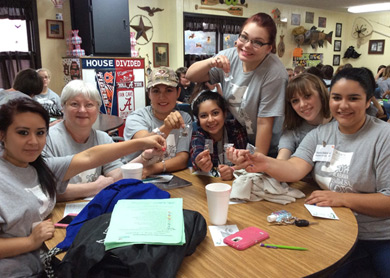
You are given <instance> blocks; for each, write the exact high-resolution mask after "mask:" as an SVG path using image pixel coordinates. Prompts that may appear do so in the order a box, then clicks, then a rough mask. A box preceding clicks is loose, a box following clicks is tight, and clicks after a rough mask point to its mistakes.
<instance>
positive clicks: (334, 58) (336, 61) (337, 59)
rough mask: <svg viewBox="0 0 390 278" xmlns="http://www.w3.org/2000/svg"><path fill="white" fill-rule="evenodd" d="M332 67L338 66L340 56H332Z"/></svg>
mask: <svg viewBox="0 0 390 278" xmlns="http://www.w3.org/2000/svg"><path fill="white" fill-rule="evenodd" d="M333 66H340V55H333Z"/></svg>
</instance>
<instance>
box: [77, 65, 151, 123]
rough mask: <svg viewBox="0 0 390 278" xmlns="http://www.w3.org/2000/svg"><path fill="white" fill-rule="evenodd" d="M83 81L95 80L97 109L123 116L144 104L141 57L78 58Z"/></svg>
mask: <svg viewBox="0 0 390 278" xmlns="http://www.w3.org/2000/svg"><path fill="white" fill-rule="evenodd" d="M80 60H81V65H82V74H83V80H85V81H87V82H91V83H95V84H96V87H97V89H98V91H99V93H100V96H101V98H102V106H101V107H100V111H101V112H102V113H104V114H110V115H116V116H119V117H121V118H122V119H126V117H127V116H128V115H129V114H130V113H131V112H132V111H134V110H135V109H138V108H141V107H144V106H145V63H144V59H142V58H89V57H85V58H84V57H82V58H80Z"/></svg>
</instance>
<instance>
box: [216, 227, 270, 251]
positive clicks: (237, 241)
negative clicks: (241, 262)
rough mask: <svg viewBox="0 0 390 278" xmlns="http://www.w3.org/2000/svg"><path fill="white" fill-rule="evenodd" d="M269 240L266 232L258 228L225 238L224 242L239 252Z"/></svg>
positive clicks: (249, 228) (251, 228) (247, 229)
mask: <svg viewBox="0 0 390 278" xmlns="http://www.w3.org/2000/svg"><path fill="white" fill-rule="evenodd" d="M267 238H269V235H268V233H267V232H266V231H263V230H261V229H259V228H256V227H248V228H245V229H243V230H241V231H238V232H237V233H234V234H232V235H230V236H227V237H225V238H224V239H223V242H224V243H226V244H227V245H229V246H231V247H233V248H235V249H237V250H245V249H247V248H248V247H251V246H252V245H254V244H256V243H258V242H260V241H263V240H265V239H267Z"/></svg>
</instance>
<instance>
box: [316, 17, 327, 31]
mask: <svg viewBox="0 0 390 278" xmlns="http://www.w3.org/2000/svg"><path fill="white" fill-rule="evenodd" d="M318 27H320V28H326V17H321V16H320V17H318Z"/></svg>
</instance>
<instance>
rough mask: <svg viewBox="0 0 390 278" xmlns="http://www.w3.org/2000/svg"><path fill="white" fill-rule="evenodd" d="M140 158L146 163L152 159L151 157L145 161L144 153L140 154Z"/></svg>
mask: <svg viewBox="0 0 390 278" xmlns="http://www.w3.org/2000/svg"><path fill="white" fill-rule="evenodd" d="M141 158H142V160H143V161H145V162H148V161H150V160H152V158H153V157H151V158H149V159H146V158H145V156H144V153H143V152H142V153H141Z"/></svg>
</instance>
